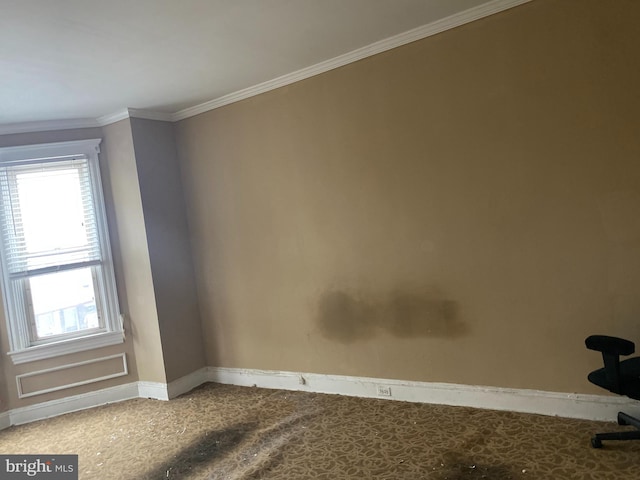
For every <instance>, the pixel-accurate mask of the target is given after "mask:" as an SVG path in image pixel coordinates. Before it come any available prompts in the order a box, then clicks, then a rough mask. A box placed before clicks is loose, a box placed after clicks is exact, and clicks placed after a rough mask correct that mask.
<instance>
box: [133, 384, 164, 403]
mask: <svg viewBox="0 0 640 480" xmlns="http://www.w3.org/2000/svg"><path fill="white" fill-rule="evenodd" d="M138 397H140V398H150V399H152V400H169V393H168V391H167V384H166V383H160V382H138Z"/></svg>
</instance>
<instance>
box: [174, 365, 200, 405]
mask: <svg viewBox="0 0 640 480" xmlns="http://www.w3.org/2000/svg"><path fill="white" fill-rule="evenodd" d="M210 381H211V380H209V368H208V367H203V368H201V369H199V370H196V371H195V372H192V373H190V374H188V375H185V376H184V377H180V378H179V379H177V380H174V381H173V382H170V383H169V385H167V395H168V397H169V398H170V399H171V398H176V397H177V396H179V395H182V394H183V393H187V392H188V391H190V390H193V389H194V388H196V387H197V386H199V385H202V384H203V383H207V382H210Z"/></svg>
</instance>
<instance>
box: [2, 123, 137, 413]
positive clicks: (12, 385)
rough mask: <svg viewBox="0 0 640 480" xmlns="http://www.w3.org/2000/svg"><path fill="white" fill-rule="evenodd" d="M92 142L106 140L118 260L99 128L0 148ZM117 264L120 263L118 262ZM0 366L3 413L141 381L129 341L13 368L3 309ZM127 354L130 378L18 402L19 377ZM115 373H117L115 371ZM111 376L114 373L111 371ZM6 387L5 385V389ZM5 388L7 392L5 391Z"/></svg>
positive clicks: (82, 374)
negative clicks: (86, 140)
mask: <svg viewBox="0 0 640 480" xmlns="http://www.w3.org/2000/svg"><path fill="white" fill-rule="evenodd" d="M90 138H103V143H102V144H101V147H102V148H103V153H102V154H101V155H100V167H101V173H102V177H103V178H102V179H103V184H104V194H105V203H106V205H107V213H108V220H109V226H110V233H111V243H112V247H113V251H114V257H116V260H117V259H118V255H119V252H120V249H121V245H120V242H119V238H118V234H117V229H116V226H115V225H114V222H113V212H114V206H115V204H116V203H118V202H114V197H113V196H112V195H111V188H110V178H111V175H110V173H111V165H110V163H109V161H108V160H107V157H106V154H105V153H104V146H105V143H106V142H105V140H106V139H104V134H103V131H102V129H100V128H85V129H78V130H64V131H55V132H37V133H29V134H16V135H2V136H0V147H7V146H16V145H29V144H36V143H52V142H64V141H71V140H83V139H90ZM116 263H118V262H116ZM116 274H117V275H120V274H121V271H120V269H119V268H118V266H116ZM0 349H1V351H0V366H1V367H2V373H3V377H4V382H2V381H0V398H1V399H2V400H1V401H0V410H7V409H11V408H18V407H24V406H27V405H32V404H35V403H40V402H46V401H49V400H56V399H59V398H63V397H66V396H70V395H79V394H82V393H86V392H90V391H93V390H97V389H102V388H107V387H112V386H116V385H120V384H123V383H129V382H133V381H136V380H137V379H138V372H137V369H136V361H135V356H134V351H133V343H132V342H131V339H130V338H128V339H127V340H126V341H125V343H124V344H121V345H114V346H110V347H105V348H100V349H96V350H91V351H86V352H79V353H76V354H72V355H62V356H59V357H55V358H52V359H48V360H40V361H36V362H29V363H25V364H20V365H14V364H13V363H12V361H11V359H10V358H9V357H8V356H7V355H6V352H8V351H9V342H8V332H7V326H6V321H5V318H4V308H0ZM123 352H124V353H125V354H126V355H127V364H128V369H129V375H126V376H123V377H118V378H114V379H111V380H104V381H100V382H97V383H91V384H88V385H83V386H80V387H74V388H70V389H64V390H59V391H57V392H53V393H48V394H43V395H37V396H34V397H29V398H25V399H18V392H17V386H16V376H17V375H22V374H27V373H32V372H37V371H40V370H47V369H51V368H56V367H60V366H65V365H69V364H73V363H76V362H84V361H87V360H91V359H95V358H102V357H107V356H110V355H115V354H119V353H123ZM103 366H104V364H94V365H93V366H86V367H82V368H79V369H76V370H75V371H74V374H75V375H77V376H78V378H83V379H88V378H94V377H96V376H100V375H98V374H96V375H94V373H95V372H97V371H98V370H97V369H100V368H102V367H103ZM114 371H116V370H114ZM108 373H113V371H109V372H108ZM39 380H40V383H34V389H36V390H37V389H38V388H39V386H40V387H42V386H44V385H45V384H46V388H51V387H56V386H60V385H65V384H68V383H69V371H67V370H62V371H58V372H55V373H52V374H48V375H44V376H41V377H40V378H39ZM3 383H4V385H3ZM2 388H4V389H5V391H4V392H3V391H2Z"/></svg>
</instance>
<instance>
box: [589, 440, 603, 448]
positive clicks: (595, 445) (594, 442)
mask: <svg viewBox="0 0 640 480" xmlns="http://www.w3.org/2000/svg"><path fill="white" fill-rule="evenodd" d="M591 446H592V447H593V448H602V440H600V439H599V438H598V437H593V438H592V439H591Z"/></svg>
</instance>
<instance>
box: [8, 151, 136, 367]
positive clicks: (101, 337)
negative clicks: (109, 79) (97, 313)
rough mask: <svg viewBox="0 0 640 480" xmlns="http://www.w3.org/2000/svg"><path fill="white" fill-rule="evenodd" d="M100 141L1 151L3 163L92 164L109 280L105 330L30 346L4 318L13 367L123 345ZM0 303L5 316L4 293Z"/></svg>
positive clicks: (20, 328)
mask: <svg viewBox="0 0 640 480" xmlns="http://www.w3.org/2000/svg"><path fill="white" fill-rule="evenodd" d="M100 142H101V139H89V140H79V141H71V142H58V143H46V144H38V145H22V146H17V147H3V148H0V163H2V164H5V163H11V162H17V161H22V160H30V159H38V158H52V157H64V156H69V155H86V156H87V158H89V161H90V162H93V163H95V165H96V167H97V168H92V169H91V174H92V180H93V186H94V189H95V190H94V193H95V198H96V202H95V208H96V218H97V221H98V222H99V223H100V228H99V232H100V235H101V243H102V245H103V246H104V256H105V258H104V263H103V266H102V268H105V269H108V270H109V272H108V273H109V274H108V275H106V278H107V279H108V280H107V282H106V285H105V289H106V290H107V292H106V294H107V296H108V297H110V298H111V299H112V301H111V302H107V303H108V304H109V305H107V306H106V311H107V315H106V319H105V328H106V331H104V332H100V333H95V334H90V335H86V336H82V337H77V338H67V339H64V340H60V341H57V342H51V343H46V344H42V345H31V344H30V338H29V333H28V328H27V325H24V324H23V322H21V321H12V319H10V318H7V319H6V323H7V327H8V333H9V345H10V351H9V352H8V355H9V356H10V357H11V359H12V361H13V363H14V364H21V363H27V362H33V361H36V360H43V359H47V358H51V357H56V356H59V355H67V354H70V353H75V352H81V351H85V350H92V349H95V348H101V347H106V346H109V345H116V344H120V343H123V342H124V330H123V324H122V316H121V315H120V314H119V312H118V311H117V310H118V308H119V307H118V305H119V304H118V296H117V291H116V285H115V280H114V278H115V277H114V274H113V259H112V256H111V247H110V243H109V235H108V229H107V220H106V212H105V208H104V196H103V193H102V182H101V179H100V168H99V164H98V154H99V153H100ZM7 282H8V281H7V278H6V274H5V273H4V272H3V284H4V287H5V288H4V289H3V290H4V292H7V289H6V286H7V285H8V283H7ZM3 300H4V304H5V305H4V306H5V309H4V311H5V315H6V316H8V315H9V312H10V311H11V310H10V308H9V305H8V303H7V302H8V300H7V293H5V294H3Z"/></svg>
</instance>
